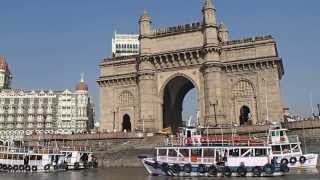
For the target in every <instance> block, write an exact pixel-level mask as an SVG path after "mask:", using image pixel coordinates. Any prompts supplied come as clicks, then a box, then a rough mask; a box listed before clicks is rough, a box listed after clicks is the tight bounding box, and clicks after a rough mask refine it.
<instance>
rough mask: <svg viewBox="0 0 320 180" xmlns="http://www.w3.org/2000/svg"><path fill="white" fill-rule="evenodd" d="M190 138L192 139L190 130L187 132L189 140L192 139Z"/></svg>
mask: <svg viewBox="0 0 320 180" xmlns="http://www.w3.org/2000/svg"><path fill="white" fill-rule="evenodd" d="M190 137H191V131H190V130H188V131H187V138H190Z"/></svg>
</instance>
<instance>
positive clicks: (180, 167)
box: [140, 127, 289, 177]
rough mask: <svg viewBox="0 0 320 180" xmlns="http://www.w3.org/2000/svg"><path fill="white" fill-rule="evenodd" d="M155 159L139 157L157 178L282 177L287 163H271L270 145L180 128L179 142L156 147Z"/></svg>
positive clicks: (192, 128)
mask: <svg viewBox="0 0 320 180" xmlns="http://www.w3.org/2000/svg"><path fill="white" fill-rule="evenodd" d="M155 149H156V156H155V157H153V158H147V157H140V158H141V160H142V163H143V165H144V167H145V168H146V170H147V171H148V173H149V174H151V175H154V176H158V175H160V176H227V177H230V176H240V177H246V176H258V177H260V176H282V175H284V174H286V173H287V172H288V171H289V168H288V166H287V165H286V164H279V163H276V162H274V161H273V162H271V160H272V158H271V157H270V153H271V151H272V150H271V146H268V145H267V144H265V143H264V141H259V140H255V139H251V138H242V137H240V136H234V137H231V136H224V135H223V134H222V135H221V136H210V137H209V136H208V135H207V136H205V135H204V136H203V135H202V133H201V132H200V130H199V129H198V128H194V127H187V128H180V131H179V134H178V137H177V139H176V140H168V141H167V142H166V143H165V145H163V146H159V147H156V148H155Z"/></svg>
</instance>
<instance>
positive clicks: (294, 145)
mask: <svg viewBox="0 0 320 180" xmlns="http://www.w3.org/2000/svg"><path fill="white" fill-rule="evenodd" d="M291 147H292V152H300V148H299V145H298V144H291Z"/></svg>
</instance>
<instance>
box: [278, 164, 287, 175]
mask: <svg viewBox="0 0 320 180" xmlns="http://www.w3.org/2000/svg"><path fill="white" fill-rule="evenodd" d="M280 171H281V172H284V173H287V172H289V167H288V165H287V164H281V165H280Z"/></svg>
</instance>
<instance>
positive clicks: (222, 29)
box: [219, 22, 229, 42]
mask: <svg viewBox="0 0 320 180" xmlns="http://www.w3.org/2000/svg"><path fill="white" fill-rule="evenodd" d="M219 39H220V41H221V42H227V41H229V31H228V28H227V27H226V26H225V25H224V23H223V22H221V24H220V26H219Z"/></svg>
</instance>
